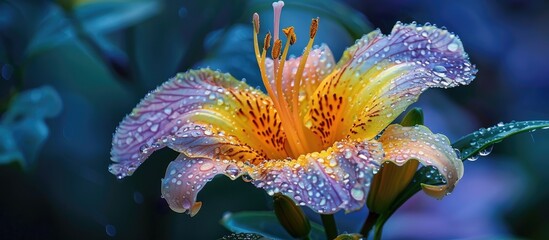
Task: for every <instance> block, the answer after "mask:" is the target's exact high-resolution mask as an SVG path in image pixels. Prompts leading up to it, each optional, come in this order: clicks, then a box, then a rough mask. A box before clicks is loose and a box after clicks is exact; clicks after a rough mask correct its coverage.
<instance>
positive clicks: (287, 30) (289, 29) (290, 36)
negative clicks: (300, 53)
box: [282, 27, 297, 45]
mask: <svg viewBox="0 0 549 240" xmlns="http://www.w3.org/2000/svg"><path fill="white" fill-rule="evenodd" d="M282 32H283V33H284V35H286V37H287V38H288V40H290V44H291V45H294V43H295V41H296V40H297V39H296V36H295V32H294V27H287V28H284V29H282Z"/></svg>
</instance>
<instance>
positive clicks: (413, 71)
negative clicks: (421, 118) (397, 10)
mask: <svg viewBox="0 0 549 240" xmlns="http://www.w3.org/2000/svg"><path fill="white" fill-rule="evenodd" d="M475 73H476V70H475V69H474V66H471V64H470V62H469V60H468V57H467V54H466V53H465V52H464V50H463V47H462V45H461V41H460V40H459V39H458V37H457V36H455V35H454V34H451V33H449V32H448V31H446V30H443V29H438V28H436V27H433V26H422V27H421V26H417V25H415V24H410V25H403V24H400V23H398V24H397V25H396V26H395V27H394V28H393V31H392V32H391V35H389V36H385V35H383V34H381V33H380V32H379V30H378V31H374V32H372V33H370V34H368V35H366V36H364V37H363V38H362V39H360V40H358V41H357V43H356V44H355V45H354V46H353V47H351V48H349V49H348V50H347V51H346V52H345V53H344V55H343V57H342V60H341V61H340V62H339V63H338V65H337V67H336V70H335V71H334V72H333V73H332V74H330V75H329V76H328V77H326V78H325V79H324V80H323V81H322V83H321V84H320V85H319V87H318V89H317V90H316V91H315V93H314V94H313V97H312V99H311V107H310V110H309V112H308V113H307V115H306V116H305V119H304V122H305V125H306V126H307V127H309V128H310V129H311V130H312V131H313V132H315V133H316V134H317V135H318V136H319V137H320V138H321V139H322V141H323V144H324V146H329V145H330V144H332V143H333V142H335V141H337V140H338V139H342V138H344V137H346V136H351V137H352V138H357V139H371V138H373V137H375V136H376V135H377V134H378V133H379V132H380V131H381V130H382V129H383V128H385V127H386V126H387V125H388V124H389V123H390V122H392V121H393V120H394V119H395V118H396V117H397V116H398V115H399V114H400V113H402V112H403V111H404V110H405V109H406V107H408V106H409V105H410V104H411V103H413V102H414V101H416V100H417V98H418V97H419V94H420V93H422V92H423V91H424V90H426V89H427V88H430V87H444V88H447V87H454V86H458V85H462V84H468V83H470V82H471V81H472V80H473V79H474V74H475Z"/></svg>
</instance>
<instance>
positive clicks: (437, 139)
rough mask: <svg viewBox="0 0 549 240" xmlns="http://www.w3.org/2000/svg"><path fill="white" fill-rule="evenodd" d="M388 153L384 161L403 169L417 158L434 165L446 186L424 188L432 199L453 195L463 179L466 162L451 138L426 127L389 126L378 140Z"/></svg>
mask: <svg viewBox="0 0 549 240" xmlns="http://www.w3.org/2000/svg"><path fill="white" fill-rule="evenodd" d="M379 141H380V142H381V143H382V144H383V150H384V151H385V160H384V161H391V162H393V163H395V164H397V165H399V166H402V165H403V164H404V163H406V162H407V161H408V160H410V159H417V160H418V161H419V162H420V163H421V164H423V165H424V166H435V167H436V168H437V169H438V170H439V172H440V173H441V174H442V175H443V176H444V178H445V179H446V182H447V183H446V185H441V186H432V185H423V190H424V192H425V193H427V194H428V195H430V196H433V197H436V198H442V197H444V196H445V194H446V193H449V192H452V190H453V189H454V186H455V185H456V184H457V182H458V181H459V179H460V178H461V177H462V176H463V163H462V162H461V160H460V159H459V158H458V157H457V155H456V153H455V151H454V149H453V148H452V146H451V145H450V141H449V140H448V138H447V137H446V136H444V135H442V134H433V133H432V132H431V131H430V130H429V129H428V128H426V127H425V126H415V127H403V126H400V125H397V124H394V125H390V126H388V127H387V128H386V129H385V131H384V132H383V135H381V137H380V138H379Z"/></svg>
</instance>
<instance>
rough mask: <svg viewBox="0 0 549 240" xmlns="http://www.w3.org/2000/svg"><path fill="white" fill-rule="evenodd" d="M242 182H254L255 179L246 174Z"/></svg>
mask: <svg viewBox="0 0 549 240" xmlns="http://www.w3.org/2000/svg"><path fill="white" fill-rule="evenodd" d="M242 180H243V181H244V182H251V181H253V180H254V179H253V178H252V177H250V175H248V174H244V175H242Z"/></svg>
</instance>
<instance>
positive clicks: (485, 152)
mask: <svg viewBox="0 0 549 240" xmlns="http://www.w3.org/2000/svg"><path fill="white" fill-rule="evenodd" d="M493 149H494V145H490V146H488V147H486V148H484V149H482V150H480V151H479V152H478V154H479V155H480V156H482V157H485V156H488V155H489V154H490V153H491V152H492V150H493Z"/></svg>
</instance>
